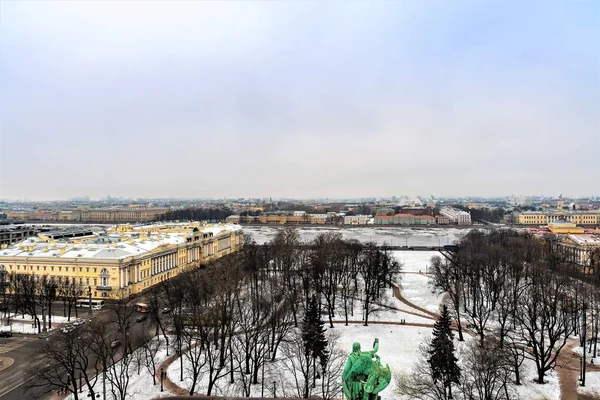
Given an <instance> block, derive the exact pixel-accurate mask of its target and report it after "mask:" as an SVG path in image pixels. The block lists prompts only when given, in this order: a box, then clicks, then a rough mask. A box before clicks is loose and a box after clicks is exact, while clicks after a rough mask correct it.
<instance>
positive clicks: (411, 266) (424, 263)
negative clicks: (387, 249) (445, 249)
mask: <svg viewBox="0 0 600 400" xmlns="http://www.w3.org/2000/svg"><path fill="white" fill-rule="evenodd" d="M392 256H393V257H394V258H395V259H396V260H398V261H399V262H401V263H402V266H403V268H402V272H417V273H418V272H419V271H421V272H422V273H425V271H426V270H427V271H428V269H429V266H430V265H431V257H434V256H438V257H441V256H442V255H441V254H440V253H439V252H438V251H392Z"/></svg>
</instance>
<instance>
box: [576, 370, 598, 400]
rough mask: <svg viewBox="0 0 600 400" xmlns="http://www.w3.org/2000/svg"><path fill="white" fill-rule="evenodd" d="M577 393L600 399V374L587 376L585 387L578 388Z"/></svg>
mask: <svg viewBox="0 0 600 400" xmlns="http://www.w3.org/2000/svg"><path fill="white" fill-rule="evenodd" d="M577 392H578V393H580V394H585V395H588V396H593V397H594V398H596V399H600V372H588V373H587V374H585V386H579V385H578V386H577Z"/></svg>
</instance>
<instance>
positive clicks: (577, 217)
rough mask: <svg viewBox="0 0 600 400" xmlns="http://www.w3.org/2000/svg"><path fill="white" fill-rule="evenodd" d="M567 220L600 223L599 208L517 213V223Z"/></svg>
mask: <svg viewBox="0 0 600 400" xmlns="http://www.w3.org/2000/svg"><path fill="white" fill-rule="evenodd" d="M560 220H563V221H568V222H571V223H574V224H576V225H585V226H598V225H600V210H592V211H561V210H557V211H550V212H543V211H525V212H522V213H521V214H519V224H522V225H548V224H551V223H554V222H557V221H560Z"/></svg>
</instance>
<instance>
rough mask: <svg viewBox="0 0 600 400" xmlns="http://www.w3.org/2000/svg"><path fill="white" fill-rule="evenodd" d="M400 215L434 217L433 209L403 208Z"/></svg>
mask: <svg viewBox="0 0 600 400" xmlns="http://www.w3.org/2000/svg"><path fill="white" fill-rule="evenodd" d="M400 214H410V215H432V214H433V209H432V208H431V207H402V208H400Z"/></svg>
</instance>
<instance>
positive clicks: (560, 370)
mask: <svg viewBox="0 0 600 400" xmlns="http://www.w3.org/2000/svg"><path fill="white" fill-rule="evenodd" d="M577 346H579V339H571V340H570V341H569V342H567V345H566V346H565V347H563V349H562V350H561V352H560V354H559V356H558V360H557V362H556V372H557V374H558V380H559V382H560V399H561V400H583V399H591V397H588V396H584V395H581V394H578V393H577V387H578V386H579V374H580V368H581V365H580V359H581V358H580V356H578V355H577V354H575V353H574V352H573V349H574V348H575V347H577ZM586 370H587V372H598V371H600V366H598V365H590V364H588V365H587V367H586Z"/></svg>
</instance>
